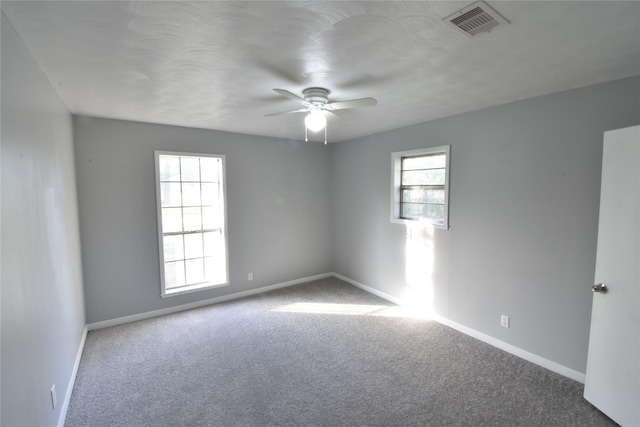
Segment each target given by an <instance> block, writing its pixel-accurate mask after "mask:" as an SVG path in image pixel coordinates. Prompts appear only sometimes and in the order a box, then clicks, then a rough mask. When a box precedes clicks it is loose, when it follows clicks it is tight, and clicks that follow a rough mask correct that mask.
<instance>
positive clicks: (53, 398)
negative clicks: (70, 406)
mask: <svg viewBox="0 0 640 427" xmlns="http://www.w3.org/2000/svg"><path fill="white" fill-rule="evenodd" d="M51 409H56V385H55V384H54V385H53V386H52V387H51Z"/></svg>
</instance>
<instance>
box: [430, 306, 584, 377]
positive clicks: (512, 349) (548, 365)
mask: <svg viewBox="0 0 640 427" xmlns="http://www.w3.org/2000/svg"><path fill="white" fill-rule="evenodd" d="M433 320H435V321H436V322H438V323H441V324H443V325H445V326H448V327H450V328H453V329H455V330H456V331H459V332H462V333H463V334H465V335H469V336H470V337H473V338H475V339H478V340H480V341H482V342H485V343H487V344H489V345H492V346H494V347H497V348H499V349H500V350H504V351H506V352H507V353H511V354H513V355H514V356H518V357H519V358H521V359H524V360H526V361H528V362H531V363H533V364H535V365H538V366H541V367H543V368H545V369H548V370H550V371H552V372H555V373H556V374H560V375H562V376H565V377H567V378H570V379H572V380H574V381H577V382H579V383H582V384H584V381H585V374H583V373H581V372H578V371H575V370H573V369H571V368H567V367H566V366H564V365H561V364H559V363H556V362H553V361H551V360H549V359H545V358H544V357H541V356H538V355H537V354H534V353H531V352H529V351H526V350H523V349H521V348H520V347H516V346H515V345H511V344H509V343H506V342H504V341H501V340H499V339H497V338H494V337H492V336H490V335H487V334H483V333H482V332H479V331H476V330H475V329H471V328H469V327H467V326H464V325H461V324H459V323H456V322H454V321H453V320H449V319H447V318H445V317H442V316H439V315H437V314H435V315H433Z"/></svg>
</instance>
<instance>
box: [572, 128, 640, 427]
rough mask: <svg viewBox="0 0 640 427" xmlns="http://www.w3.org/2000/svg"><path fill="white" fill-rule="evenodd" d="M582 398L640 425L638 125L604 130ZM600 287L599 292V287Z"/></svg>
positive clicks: (626, 423) (627, 422) (619, 419)
mask: <svg viewBox="0 0 640 427" xmlns="http://www.w3.org/2000/svg"><path fill="white" fill-rule="evenodd" d="M600 191H601V193H600V222H599V227H598V250H597V255H596V273H595V285H594V286H595V287H596V289H594V293H593V308H592V312H591V334H590V336H589V354H588V358H587V373H586V381H585V387H584V397H585V399H587V400H588V401H589V402H591V403H592V404H593V405H595V406H596V407H597V408H598V409H600V410H601V411H602V412H604V413H605V414H606V415H608V416H609V417H610V418H611V419H613V420H614V421H616V422H617V423H618V424H620V425H622V426H634V427H637V426H640V350H639V348H640V315H639V314H638V313H639V312H640V251H639V246H640V226H639V223H640V209H639V199H640V126H634V127H630V128H625V129H619V130H615V131H610V132H605V134H604V149H603V155H602V185H601V190H600ZM598 284H603V285H604V286H606V290H604V291H605V292H603V289H602V287H601V286H598Z"/></svg>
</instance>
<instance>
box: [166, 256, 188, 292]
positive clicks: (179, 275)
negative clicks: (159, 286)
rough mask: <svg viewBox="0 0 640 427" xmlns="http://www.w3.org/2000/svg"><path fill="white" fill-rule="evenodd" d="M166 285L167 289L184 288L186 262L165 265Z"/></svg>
mask: <svg viewBox="0 0 640 427" xmlns="http://www.w3.org/2000/svg"><path fill="white" fill-rule="evenodd" d="M164 285H165V287H166V288H167V289H171V288H177V287H180V286H184V261H176V262H167V263H165V265H164Z"/></svg>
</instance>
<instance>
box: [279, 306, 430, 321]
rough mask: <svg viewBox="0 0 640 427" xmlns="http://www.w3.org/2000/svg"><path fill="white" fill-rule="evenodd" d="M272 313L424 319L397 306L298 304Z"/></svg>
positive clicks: (411, 311) (422, 316) (407, 308)
mask: <svg viewBox="0 0 640 427" xmlns="http://www.w3.org/2000/svg"><path fill="white" fill-rule="evenodd" d="M271 311H275V312H285V313H312V314H339V315H348V316H381V317H405V318H414V319H424V318H425V316H424V313H423V312H422V313H421V312H419V311H417V310H414V309H412V308H411V307H401V306H397V305H360V304H337V303H314V302H297V303H294V304H289V305H285V306H282V307H278V308H275V309H273V310H271Z"/></svg>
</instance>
